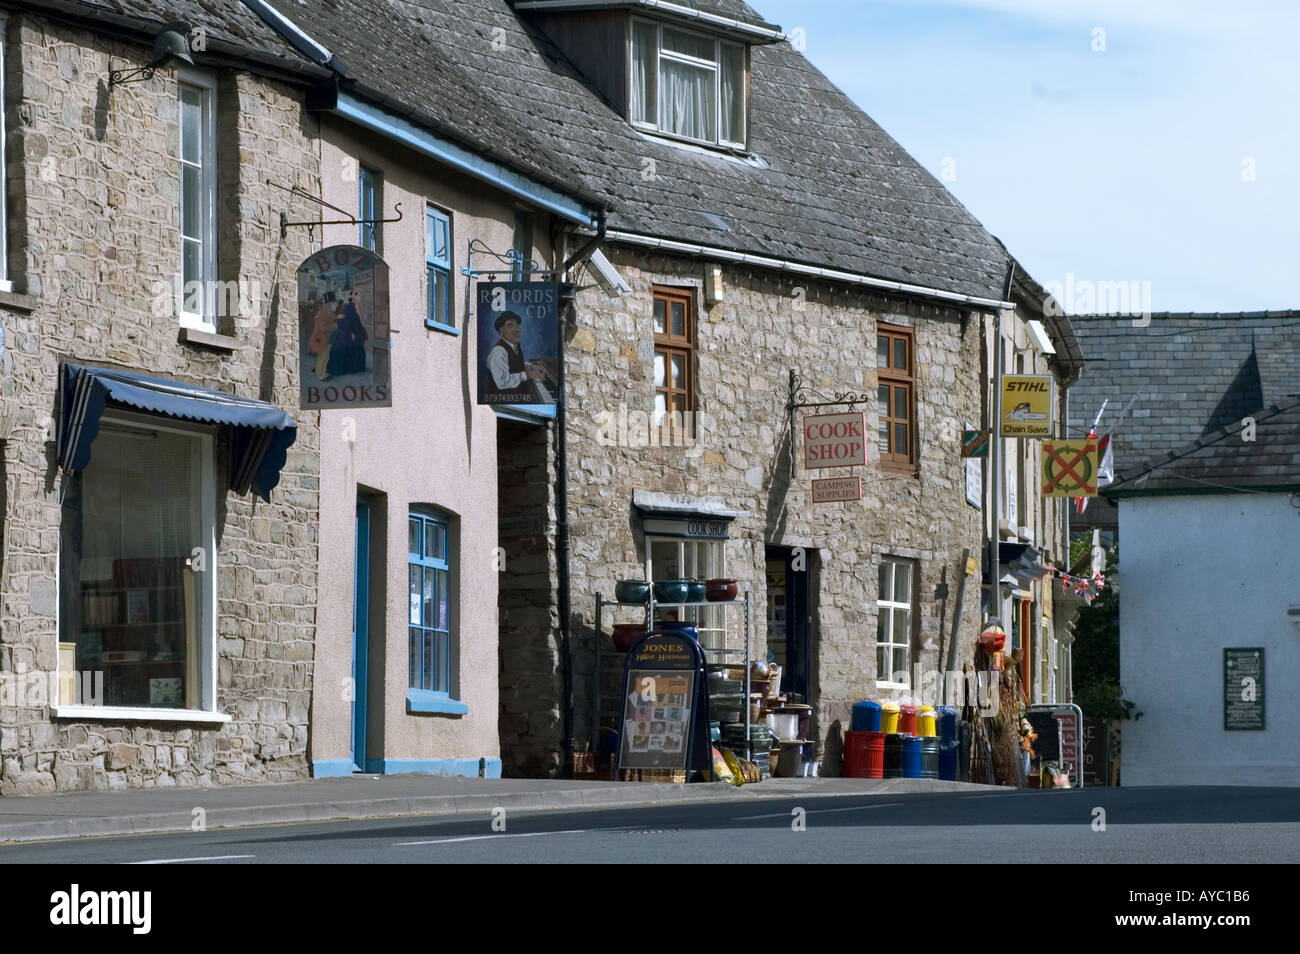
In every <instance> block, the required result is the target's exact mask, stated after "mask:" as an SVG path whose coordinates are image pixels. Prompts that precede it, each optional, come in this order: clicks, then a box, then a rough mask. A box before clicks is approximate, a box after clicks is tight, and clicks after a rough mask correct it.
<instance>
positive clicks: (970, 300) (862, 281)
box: [606, 229, 1016, 310]
mask: <svg viewBox="0 0 1300 954" xmlns="http://www.w3.org/2000/svg"><path fill="white" fill-rule="evenodd" d="M606 237H607V238H608V239H610V240H611V241H614V242H623V243H625V244H628V245H639V246H642V247H644V248H653V249H659V250H661V251H665V252H678V253H681V254H683V255H695V256H699V257H701V258H709V259H717V260H719V261H724V262H735V263H737V264H740V265H754V266H756V267H759V268H772V269H776V270H777V271H783V272H792V273H794V274H796V275H812V276H814V277H816V278H825V279H829V280H830V281H837V282H847V283H849V284H851V285H864V286H866V287H868V288H878V289H880V290H882V291H892V292H897V293H898V294H900V295H914V296H916V297H918V298H929V299H933V300H935V301H940V302H943V303H945V304H950V305H971V306H974V307H977V308H990V309H996V310H1001V309H1004V308H1015V307H1016V305H1015V302H1012V301H1002V300H999V299H996V298H981V297H979V296H976V295H963V294H961V293H959V292H950V291H944V290H943V289H940V288H928V287H926V286H924V285H912V284H908V283H907V282H895V281H890V280H889V279H885V278H875V277H874V276H871V275H864V274H861V273H860V272H845V271H840V270H839V269H834V268H823V267H821V266H819V265H806V264H804V263H802V262H794V261H791V260H789V259H781V258H769V257H767V256H764V255H751V254H750V253H748V252H735V251H732V250H730V249H725V248H717V247H715V246H711V245H697V244H694V243H690V242H676V241H673V240H671V239H661V238H654V237H652V236H649V235H639V234H637V233H635V232H620V231H618V230H617V229H609V230H608V232H606Z"/></svg>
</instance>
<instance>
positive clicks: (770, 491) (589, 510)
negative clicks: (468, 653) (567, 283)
mask: <svg viewBox="0 0 1300 954" xmlns="http://www.w3.org/2000/svg"><path fill="white" fill-rule="evenodd" d="M604 252H605V254H606V256H607V257H608V259H609V261H610V262H611V263H612V264H613V265H614V267H615V268H617V269H618V271H619V273H620V274H621V275H622V277H623V278H624V280H625V281H626V282H627V284H628V285H629V286H630V288H631V291H630V292H629V293H627V294H624V295H623V296H622V297H620V298H610V297H609V296H608V295H606V294H605V293H604V292H603V291H602V290H601V289H600V288H599V287H594V286H593V287H588V288H585V289H584V290H583V291H581V292H580V293H579V295H578V297H577V300H576V302H575V307H574V310H573V315H572V324H571V326H570V329H569V332H568V351H567V361H566V375H567V382H568V391H567V396H568V400H569V402H570V406H569V411H568V428H567V441H568V462H569V467H568V487H569V494H568V519H569V523H570V532H571V534H572V555H571V560H570V569H571V592H572V601H573V602H572V614H573V615H572V620H573V626H572V637H571V639H572V645H571V649H570V652H571V655H572V658H573V660H574V676H573V680H574V690H573V691H574V697H575V711H574V714H573V723H572V724H573V730H574V733H575V736H576V738H577V740H578V745H579V747H581V745H582V744H583V743H584V742H585V741H586V739H587V738H588V735H589V733H592V731H593V730H594V729H598V728H599V727H601V726H605V727H616V725H617V722H616V721H615V719H616V711H617V710H616V709H615V702H616V700H617V699H618V698H619V685H620V683H619V673H620V672H621V669H619V668H618V660H617V659H616V658H615V654H613V653H612V652H611V651H610V649H609V647H608V643H607V640H608V638H609V637H608V633H609V629H610V626H611V624H612V623H614V622H634V621H636V620H637V619H638V618H643V611H639V610H635V609H631V608H622V609H618V610H612V611H611V610H609V609H607V610H606V612H605V615H604V618H603V619H601V620H597V619H596V618H595V615H594V601H595V597H596V594H597V593H599V594H602V595H603V597H604V598H605V599H606V600H611V599H612V598H613V591H614V585H615V583H616V581H618V580H620V579H644V578H647V573H651V574H655V575H660V574H658V570H657V568H656V567H653V566H651V565H650V564H651V562H652V561H650V560H649V556H648V552H647V546H648V543H647V533H646V530H645V519H644V515H643V514H642V513H641V512H639V510H638V507H637V506H636V505H635V503H636V499H637V497H638V495H645V494H647V493H649V494H660V495H664V496H665V497H667V498H671V499H673V500H674V501H676V502H678V503H680V504H682V505H683V506H684V507H685V508H686V509H687V510H690V509H691V508H692V507H695V508H703V507H706V506H708V505H710V504H713V505H718V504H720V505H721V507H722V508H725V509H726V510H729V511H732V512H735V513H737V514H738V515H737V516H735V517H734V519H733V520H732V521H731V524H730V527H729V529H728V532H727V539H726V541H725V543H723V544H722V545H721V546H722V551H723V554H724V555H723V560H724V561H725V563H724V565H723V566H722V567H718V568H716V570H715V572H714V573H713V574H712V575H720V576H725V577H732V578H736V579H737V580H739V581H740V582H741V584H742V586H746V585H747V586H748V587H749V589H750V592H751V600H752V608H751V614H752V619H751V623H752V626H751V644H750V650H751V655H752V657H753V658H756V659H764V658H766V657H767V652H766V650H767V648H768V632H767V628H768V620H769V619H770V618H771V616H772V614H771V613H770V612H769V606H768V586H767V585H766V580H767V577H768V572H769V565H770V562H771V560H772V548H789V549H790V550H793V549H794V548H802V552H803V554H804V555H805V557H806V560H807V573H808V588H809V602H808V605H807V607H806V612H807V614H808V623H809V626H808V632H807V639H808V645H807V651H808V655H809V657H810V660H809V662H810V666H811V673H810V679H809V680H808V681H807V683H806V684H805V685H806V689H805V694H806V696H807V697H808V698H809V699H810V700H811V702H812V704H813V707H814V718H815V725H816V727H817V729H816V732H817V739H818V741H819V743H820V746H821V749H822V751H823V752H825V751H827V750H828V748H829V750H830V751H831V752H832V753H834V752H835V751H836V750H837V746H838V740H839V735H840V733H841V732H842V731H843V730H844V729H845V728H847V725H848V717H849V713H850V708H851V706H852V704H853V703H854V702H856V701H858V700H860V699H863V698H879V699H891V698H892V699H899V698H902V697H903V696H905V695H913V694H916V695H919V694H920V690H921V688H922V685H921V682H919V681H918V682H916V684H915V685H911V683H913V681H914V680H916V679H917V677H918V676H919V677H920V679H921V680H925V679H927V678H930V677H926V676H924V675H921V674H924V673H937V671H938V669H939V668H940V667H941V663H940V658H939V653H940V633H941V632H943V633H945V634H950V633H951V630H952V619H951V616H952V613H953V611H954V602H953V595H954V594H955V586H954V585H953V583H954V581H955V578H956V575H957V574H958V573H959V572H961V569H962V554H963V551H964V550H965V549H967V548H969V550H970V552H971V554H972V555H975V556H976V558H977V559H978V554H979V551H980V544H981V528H980V513H979V511H978V510H977V509H975V508H974V507H972V506H971V505H970V504H968V503H967V502H966V501H965V499H964V495H963V490H962V488H963V479H964V472H965V468H964V462H963V461H962V460H961V459H960V458H959V457H958V456H957V454H956V453H955V450H954V447H955V445H956V442H957V441H958V440H959V437H960V433H959V432H960V430H961V427H962V421H964V420H969V419H978V418H979V416H980V401H981V393H980V392H981V389H980V383H979V382H980V380H981V377H980V361H981V356H980V350H981V321H980V320H979V319H980V315H979V313H977V312H974V311H972V310H970V309H957V308H951V307H946V306H937V305H928V304H923V303H919V302H915V301H906V300H903V299H899V298H889V297H886V296H883V295H879V294H874V293H871V292H868V291H865V290H861V289H852V288H847V287H845V286H843V285H840V286H836V285H833V284H830V283H813V282H809V281H808V280H806V279H804V278H801V277H795V276H783V275H780V274H778V273H772V272H763V271H759V270H754V269H748V268H744V267H729V266H724V267H723V268H722V272H721V283H720V284H721V289H722V296H721V297H722V300H721V301H720V302H718V303H716V304H713V305H711V306H709V305H706V304H705V301H706V287H705V280H704V275H705V270H706V267H708V264H707V263H705V262H701V261H699V260H697V259H694V260H693V259H691V258H689V257H686V256H668V255H664V254H660V253H655V252H652V251H647V250H644V249H636V248H633V247H628V246H614V245H606V246H605V248H604ZM579 284H580V285H581V284H582V283H581V282H580V283H579ZM657 288H659V289H662V288H671V289H678V290H685V291H687V292H688V293H689V299H690V301H691V303H692V307H693V308H694V314H693V316H692V320H693V322H694V324H695V333H696V341H697V354H696V371H697V375H698V378H697V380H698V386H697V391H696V394H697V396H698V402H699V403H698V406H697V407H698V410H697V413H696V415H695V417H694V425H695V431H694V433H693V435H691V436H690V437H688V438H687V439H685V440H683V441H682V442H681V443H680V444H679V445H678V446H673V445H672V444H671V443H670V444H669V445H668V446H664V445H662V444H654V445H651V444H650V443H649V441H650V434H651V433H652V432H654V433H655V434H656V437H655V439H656V440H658V432H657V430H656V429H655V428H654V427H653V426H650V427H648V428H647V425H646V423H645V422H649V421H652V420H653V410H654V397H655V369H654V345H653V342H654V331H653V316H652V301H653V291H654V289H657ZM886 324H887V325H890V326H894V327H896V328H898V327H901V328H906V329H908V330H910V331H911V333H912V334H913V335H914V339H913V340H914V348H915V388H916V405H915V407H916V415H917V422H918V424H917V428H916V431H915V434H916V441H917V450H916V467H915V469H914V471H913V472H910V473H900V472H896V471H889V470H882V469H881V467H880V460H879V453H878V450H877V447H876V442H875V441H874V440H871V441H869V442H868V448H867V465H866V466H865V467H863V468H855V469H853V470H851V471H847V472H848V473H851V474H853V475H860V476H861V477H862V482H863V496H862V499H861V500H860V501H852V502H841V503H813V502H812V494H811V484H810V481H811V480H812V479H814V478H824V477H831V476H842V475H843V473H844V472H845V471H841V470H839V469H836V470H820V471H817V472H810V471H808V470H806V469H805V468H804V466H803V460H802V456H803V445H804V440H803V437H802V436H801V435H800V422H801V421H802V418H803V415H804V414H805V413H815V412H816V411H812V410H810V411H807V412H805V411H804V410H798V411H797V414H796V417H795V420H794V426H795V430H794V432H793V433H792V431H791V420H790V414H789V409H788V404H789V401H790V372H791V371H792V370H793V371H796V372H798V374H799V376H800V379H801V381H802V382H803V384H804V385H806V386H807V387H809V388H811V389H815V390H816V391H817V392H819V393H820V394H821V395H826V396H828V397H830V396H833V395H836V394H842V393H844V392H854V393H856V394H857V395H859V396H860V397H861V396H863V395H865V396H868V397H870V399H871V400H870V401H866V402H864V401H862V400H859V403H857V404H856V405H853V406H852V409H854V410H859V411H864V412H865V414H866V433H867V434H868V435H874V434H877V433H878V431H877V427H878V419H877V413H876V402H875V397H876V388H877V384H878V377H877V374H876V372H875V367H876V361H877V352H876V348H877V337H876V331H877V328H878V327H879V326H882V325H886ZM816 399H817V398H816V397H813V398H811V400H816ZM821 410H822V411H823V412H825V411H832V412H833V411H837V410H838V411H846V410H850V407H849V406H840V407H837V408H826V409H821ZM503 439H504V438H503ZM792 454H793V455H794V457H795V459H796V461H797V466H796V470H795V472H794V474H793V476H792V475H791V470H790V462H791V455H792ZM512 455H513V469H512V478H511V480H512V482H511V483H510V485H509V486H511V487H512V488H515V487H519V486H523V487H526V488H530V489H531V490H532V491H533V492H534V494H535V495H536V494H540V493H541V492H542V489H543V486H544V481H545V480H546V475H547V472H548V467H550V466H553V457H552V454H551V451H550V448H549V446H548V445H547V444H545V443H543V442H540V441H533V442H531V443H528V444H524V443H522V442H521V443H516V444H515V445H514V446H513V448H512ZM503 474H504V470H503ZM525 475H531V476H532V478H533V479H532V480H531V481H530V480H528V479H526V478H525ZM502 486H503V488H504V487H505V486H507V484H506V478H505V476H503V483H502ZM514 492H515V491H513V490H512V494H513V493H514ZM548 507H549V512H550V514H551V516H552V519H551V521H550V523H549V525H548V530H550V531H552V532H553V529H554V520H553V515H554V507H553V505H550V504H548ZM535 512H538V513H542V512H545V511H542V510H540V508H538V510H536V511H535ZM651 536H653V534H652V535H651ZM532 542H533V543H534V544H535V543H536V542H537V539H536V538H535V539H534V540H533V541H532ZM523 545H524V544H521V546H523ZM890 558H894V559H897V560H901V561H906V562H907V564H908V565H910V566H911V567H913V570H914V575H913V577H912V579H911V581H910V583H909V586H910V593H909V597H908V600H909V601H910V602H911V603H912V606H913V610H914V611H913V613H912V619H911V621H910V627H911V629H910V632H909V643H910V646H911V648H912V653H911V658H910V661H909V669H911V670H912V671H911V672H908V673H907V674H906V676H905V677H904V679H902V680H899V679H897V678H895V677H894V674H891V673H881V672H879V671H878V670H877V665H876V661H877V624H878V619H877V617H878V605H877V604H878V599H879V598H880V593H879V592H878V590H879V579H880V570H881V563H882V560H884V559H890ZM530 559H532V560H534V561H536V563H537V565H536V567H533V566H532V565H531V564H530V570H535V571H537V572H545V573H548V574H553V572H554V571H553V569H552V567H551V566H550V565H548V564H547V563H545V562H543V554H542V553H540V552H534V553H532V554H531V555H530ZM941 583H946V584H949V585H950V586H951V587H952V593H951V594H949V595H948V596H947V597H943V596H939V595H936V587H937V586H939V585H940V584H941ZM976 586H977V582H974V581H973V582H972V586H971V589H970V592H969V595H968V597H967V599H966V600H965V602H964V606H963V611H962V619H961V623H960V625H959V626H958V628H957V631H958V638H959V640H960V645H959V651H958V658H959V659H962V660H965V659H968V658H969V657H970V655H971V651H972V648H973V645H974V640H975V637H976V635H977V633H978V629H979V621H980V607H979V600H978V597H977V589H976ZM940 592H942V590H940ZM628 613H631V615H627V614H628ZM525 614H528V616H527V620H524V616H525ZM553 614H554V605H553V603H552V602H551V601H546V602H534V603H532V604H530V605H526V606H524V605H521V606H519V607H516V608H514V609H512V610H511V611H510V613H509V614H508V616H507V615H503V643H502V665H503V669H504V670H505V671H506V673H508V674H509V673H511V672H512V671H513V672H515V673H517V674H518V675H516V677H515V681H516V682H517V683H518V684H520V685H528V686H529V687H530V695H529V696H528V697H526V698H525V699H524V700H522V701H521V703H520V704H519V707H520V710H521V712H520V715H519V716H516V717H515V718H516V719H517V725H516V728H517V729H519V730H520V732H521V737H520V739H519V743H520V747H519V749H517V750H516V751H515V752H514V753H507V752H505V750H503V755H504V756H507V766H508V769H507V770H508V771H509V770H510V769H511V768H513V770H514V771H516V772H519V773H521V774H535V773H537V772H539V771H555V770H558V769H560V766H559V765H558V759H559V755H558V753H560V752H561V751H562V750H563V738H562V735H561V734H562V732H563V731H564V727H565V723H564V712H563V709H562V705H561V703H562V700H563V697H564V694H563V655H562V647H560V646H559V645H558V644H556V643H555V642H554V639H553V638H552V639H551V640H550V641H546V640H545V637H542V636H540V635H539V634H538V633H535V634H533V635H532V636H531V637H528V636H526V635H525V634H526V633H527V630H526V629H525V628H524V627H522V626H513V625H507V619H509V620H514V621H517V622H518V623H521V624H522V623H524V622H528V623H529V624H531V626H532V628H534V629H537V630H539V633H540V631H541V630H543V629H544V628H545V627H546V626H547V624H548V617H552V618H553ZM619 614H621V615H619ZM720 625H721V626H723V627H725V628H726V629H727V634H726V636H725V639H726V645H727V646H728V647H729V648H737V647H741V646H743V637H742V635H741V626H740V616H739V615H738V614H732V615H730V616H729V617H728V619H727V620H726V622H724V623H721V624H720ZM507 633H509V635H506V634H507ZM945 638H947V636H945ZM596 640H604V641H606V642H604V643H602V647H603V650H602V651H603V656H604V661H605V665H604V667H603V672H602V674H601V677H599V678H601V679H602V683H601V686H600V697H601V698H602V699H603V700H604V701H603V704H602V706H601V713H600V717H599V718H593V706H594V705H595V703H594V702H593V699H594V690H595V686H594V685H593V683H592V679H593V670H594V666H595V658H596V651H595V650H596ZM711 658H717V657H711ZM525 674H527V675H528V676H530V677H531V679H525V678H524V675H525ZM504 681H505V679H504V678H503V682H504ZM903 682H906V683H908V684H909V686H910V688H909V687H904V686H902V685H901V684H900V683H903ZM512 702H513V700H511V699H509V698H503V700H502V706H503V712H505V713H506V715H503V722H504V720H506V719H509V718H511V715H510V714H509V709H510V706H511V705H512ZM525 713H527V714H525ZM504 730H505V726H504V725H503V732H504ZM510 754H514V756H515V758H516V759H517V761H516V762H515V763H514V764H513V766H512V765H511V762H510V760H509V757H508V756H509V755H510ZM826 769H827V771H835V770H836V767H835V765H834V764H831V763H828V764H827V765H826Z"/></svg>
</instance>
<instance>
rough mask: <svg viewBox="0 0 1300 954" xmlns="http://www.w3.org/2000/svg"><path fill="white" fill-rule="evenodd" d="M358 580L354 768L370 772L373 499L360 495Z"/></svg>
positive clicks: (354, 607)
mask: <svg viewBox="0 0 1300 954" xmlns="http://www.w3.org/2000/svg"><path fill="white" fill-rule="evenodd" d="M356 548H357V553H356V578H355V580H353V584H352V767H353V771H356V772H364V771H365V770H366V695H367V693H366V683H367V682H368V681H369V669H370V497H369V496H368V495H366V494H358V495H357V542H356Z"/></svg>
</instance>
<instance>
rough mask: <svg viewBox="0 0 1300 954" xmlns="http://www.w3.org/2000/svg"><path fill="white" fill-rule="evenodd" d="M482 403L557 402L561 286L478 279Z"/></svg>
mask: <svg viewBox="0 0 1300 954" xmlns="http://www.w3.org/2000/svg"><path fill="white" fill-rule="evenodd" d="M475 295H476V300H477V302H478V403H479V404H555V403H556V402H557V399H558V397H559V394H560V360H559V351H560V345H559V327H560V286H559V285H558V284H557V283H555V282H479V283H478V285H477V286H476V291H475Z"/></svg>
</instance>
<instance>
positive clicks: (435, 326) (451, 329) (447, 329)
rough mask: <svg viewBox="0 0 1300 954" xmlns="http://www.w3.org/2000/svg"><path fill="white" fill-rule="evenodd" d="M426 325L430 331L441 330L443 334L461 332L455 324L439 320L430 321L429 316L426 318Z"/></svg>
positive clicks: (457, 333)
mask: <svg viewBox="0 0 1300 954" xmlns="http://www.w3.org/2000/svg"><path fill="white" fill-rule="evenodd" d="M424 327H426V328H428V329H429V330H430V331H441V332H442V333H443V334H447V335H459V334H460V329H459V328H457V327H456V326H455V325H444V324H441V323H440V322H437V321H430V320H429V319H428V318H426V319H424Z"/></svg>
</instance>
